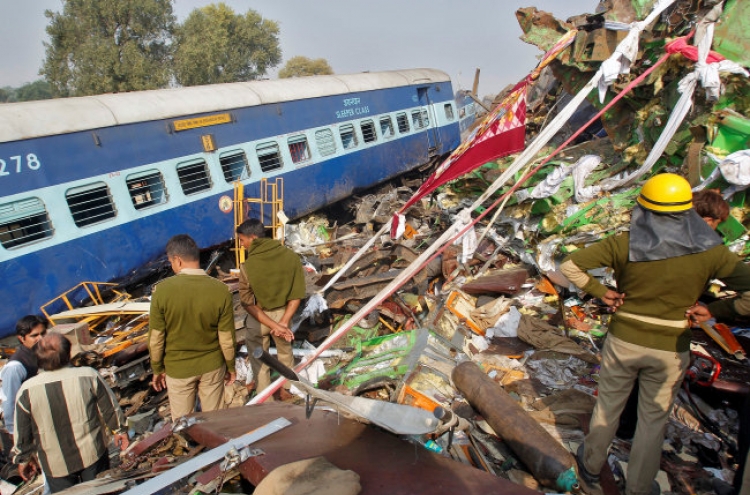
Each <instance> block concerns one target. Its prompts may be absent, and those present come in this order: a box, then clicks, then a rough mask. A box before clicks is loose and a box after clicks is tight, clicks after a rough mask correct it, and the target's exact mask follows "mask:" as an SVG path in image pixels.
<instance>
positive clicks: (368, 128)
mask: <svg viewBox="0 0 750 495" xmlns="http://www.w3.org/2000/svg"><path fill="white" fill-rule="evenodd" d="M359 128H360V129H362V138H363V139H364V140H365V143H373V142H375V141H377V139H378V135H377V133H376V132H375V122H373V121H372V120H369V119H368V120H363V121H362V123H361V124H359Z"/></svg>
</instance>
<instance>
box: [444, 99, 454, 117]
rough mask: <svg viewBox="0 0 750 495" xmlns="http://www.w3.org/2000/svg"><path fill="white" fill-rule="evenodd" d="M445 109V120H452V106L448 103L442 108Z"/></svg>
mask: <svg viewBox="0 0 750 495" xmlns="http://www.w3.org/2000/svg"><path fill="white" fill-rule="evenodd" d="M443 108H444V109H445V118H446V119H448V120H453V105H451V104H450V103H446V104H445V106H444V107H443Z"/></svg>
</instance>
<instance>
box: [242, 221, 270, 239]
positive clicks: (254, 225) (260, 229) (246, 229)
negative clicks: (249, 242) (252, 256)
mask: <svg viewBox="0 0 750 495" xmlns="http://www.w3.org/2000/svg"><path fill="white" fill-rule="evenodd" d="M237 233H238V234H241V235H247V236H251V235H254V236H255V237H265V236H266V227H265V226H264V225H263V222H261V221H260V220H258V219H257V218H251V219H250V220H245V221H244V222H242V223H241V224H239V225H238V226H237Z"/></svg>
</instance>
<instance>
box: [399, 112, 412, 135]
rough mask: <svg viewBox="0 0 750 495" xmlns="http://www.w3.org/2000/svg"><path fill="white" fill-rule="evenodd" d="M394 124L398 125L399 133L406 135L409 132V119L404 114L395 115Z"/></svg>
mask: <svg viewBox="0 0 750 495" xmlns="http://www.w3.org/2000/svg"><path fill="white" fill-rule="evenodd" d="M396 123H397V124H398V132H399V133H401V134H406V133H407V132H409V130H410V129H409V118H408V117H407V116H406V114H405V113H397V114H396Z"/></svg>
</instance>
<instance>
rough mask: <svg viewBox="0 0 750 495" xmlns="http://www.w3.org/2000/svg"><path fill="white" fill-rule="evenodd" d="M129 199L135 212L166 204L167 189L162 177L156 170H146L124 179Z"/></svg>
mask: <svg viewBox="0 0 750 495" xmlns="http://www.w3.org/2000/svg"><path fill="white" fill-rule="evenodd" d="M125 183H126V184H127V186H128V192H129V193H130V199H131V200H132V201H133V206H134V207H135V209H136V210H142V209H143V208H148V207H149V206H155V205H159V204H162V203H166V202H167V199H168V197H167V188H166V186H165V185H164V177H162V175H161V172H159V171H158V170H147V171H145V172H140V173H137V174H131V175H128V176H127V177H126V178H125Z"/></svg>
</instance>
